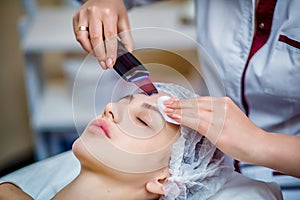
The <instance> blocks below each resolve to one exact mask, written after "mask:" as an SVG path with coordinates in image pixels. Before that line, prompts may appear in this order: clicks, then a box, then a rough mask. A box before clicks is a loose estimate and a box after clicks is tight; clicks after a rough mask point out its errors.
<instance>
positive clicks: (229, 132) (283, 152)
mask: <svg viewBox="0 0 300 200" xmlns="http://www.w3.org/2000/svg"><path fill="white" fill-rule="evenodd" d="M164 104H165V106H166V109H165V112H166V113H167V115H168V116H169V117H171V118H173V119H174V120H176V121H178V122H179V123H181V124H182V125H184V126H187V127H190V128H192V129H194V130H197V131H198V132H199V133H201V134H202V135H204V136H205V137H206V138H207V139H209V140H210V141H211V142H212V143H214V144H216V146H217V147H218V148H219V149H220V150H221V151H223V152H224V153H225V154H227V155H229V156H231V157H233V158H235V159H237V160H239V161H243V162H246V163H250V164H255V165H261V166H265V167H268V168H272V169H274V170H277V171H280V172H283V173H285V174H288V175H291V176H295V177H298V178H300V170H299V166H300V157H299V152H300V136H295V135H288V134H279V133H273V132H267V131H264V130H263V129H260V128H259V127H257V126H256V125H255V124H254V123H252V122H251V121H250V119H249V118H248V117H247V116H246V115H245V114H244V113H243V112H242V111H241V110H240V109H239V107H238V106H237V105H235V103H234V102H233V101H232V100H231V99H230V98H228V97H222V98H214V97H197V98H192V99H170V100H167V101H165V102H164ZM266 120H267V119H266Z"/></svg>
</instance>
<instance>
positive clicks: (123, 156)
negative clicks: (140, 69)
mask: <svg viewBox="0 0 300 200" xmlns="http://www.w3.org/2000/svg"><path fill="white" fill-rule="evenodd" d="M162 95H166V94H164V93H159V94H156V95H152V96H146V95H144V94H135V95H132V96H128V97H125V98H123V99H121V100H120V101H119V102H117V103H109V104H108V105H107V106H106V108H105V110H104V112H103V113H102V114H101V115H99V116H98V117H97V118H96V119H94V120H92V122H90V124H89V125H88V126H87V128H86V130H85V131H84V132H83V134H82V135H81V137H80V138H79V139H78V140H77V141H76V142H75V143H74V145H73V151H74V152H75V154H76V153H77V155H79V156H77V157H78V158H79V160H81V164H82V165H95V166H96V167H99V165H102V166H103V165H105V167H106V168H107V167H108V168H111V169H114V170H118V171H122V172H129V173H146V172H151V171H155V170H158V169H161V168H163V167H166V166H168V162H169V158H170V154H171V150H172V144H173V143H174V142H175V141H176V139H177V136H178V126H176V125H173V124H170V123H167V122H166V121H165V120H164V119H163V118H162V116H161V114H160V113H159V111H158V109H157V104H156V102H157V98H158V97H160V96H162ZM83 152H85V153H83ZM80 155H81V156H80ZM82 155H84V156H82ZM87 160H89V161H93V162H87ZM83 161H84V162H83ZM86 167H93V166H86Z"/></svg>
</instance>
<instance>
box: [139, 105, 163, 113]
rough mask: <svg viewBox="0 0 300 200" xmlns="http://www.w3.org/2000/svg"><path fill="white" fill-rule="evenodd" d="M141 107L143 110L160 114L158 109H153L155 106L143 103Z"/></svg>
mask: <svg viewBox="0 0 300 200" xmlns="http://www.w3.org/2000/svg"><path fill="white" fill-rule="evenodd" d="M142 107H143V108H147V109H150V110H153V111H156V112H158V113H159V114H160V112H159V110H158V108H157V107H155V106H153V105H151V104H149V103H143V104H142Z"/></svg>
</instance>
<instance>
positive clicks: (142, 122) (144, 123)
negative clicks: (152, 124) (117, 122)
mask: <svg viewBox="0 0 300 200" xmlns="http://www.w3.org/2000/svg"><path fill="white" fill-rule="evenodd" d="M137 120H138V121H139V122H140V123H141V124H143V125H145V126H148V124H147V123H146V122H145V121H144V120H142V119H141V118H139V117H137Z"/></svg>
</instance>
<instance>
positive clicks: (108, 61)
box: [106, 58, 113, 67]
mask: <svg viewBox="0 0 300 200" xmlns="http://www.w3.org/2000/svg"><path fill="white" fill-rule="evenodd" d="M112 62H113V61H112V59H111V58H108V59H107V60H106V66H107V67H110V65H111V64H112Z"/></svg>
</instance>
